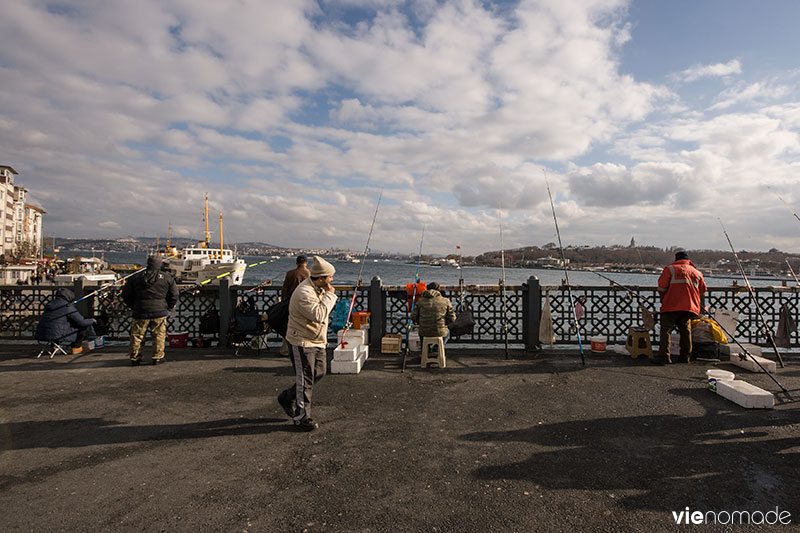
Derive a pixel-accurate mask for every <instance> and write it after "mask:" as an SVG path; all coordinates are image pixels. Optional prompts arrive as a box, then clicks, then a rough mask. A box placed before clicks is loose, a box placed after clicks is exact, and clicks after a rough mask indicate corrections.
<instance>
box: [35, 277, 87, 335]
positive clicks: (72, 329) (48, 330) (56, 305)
mask: <svg viewBox="0 0 800 533" xmlns="http://www.w3.org/2000/svg"><path fill="white" fill-rule="evenodd" d="M74 299H75V294H74V293H73V292H72V291H71V290H69V289H58V290H56V293H55V298H53V299H52V300H50V301H49V302H47V304H45V306H44V313H43V314H42V317H41V318H40V319H39V323H38V324H37V325H36V334H35V337H36V340H39V341H53V342H57V343H59V344H67V343H69V344H70V345H71V346H72V347H73V348H76V347H78V346H80V345H81V343H82V342H83V341H84V339H86V337H87V334H88V329H89V326H91V325H93V324H94V323H95V321H94V319H93V318H83V315H81V314H80V313H79V312H78V310H77V309H75V306H74V305H73V304H72V301H73V300H74Z"/></svg>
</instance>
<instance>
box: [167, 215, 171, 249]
mask: <svg viewBox="0 0 800 533" xmlns="http://www.w3.org/2000/svg"><path fill="white" fill-rule="evenodd" d="M168 227H169V229H168V230H167V250H169V249H170V246H171V243H172V221H171V220H170V221H169V226H168Z"/></svg>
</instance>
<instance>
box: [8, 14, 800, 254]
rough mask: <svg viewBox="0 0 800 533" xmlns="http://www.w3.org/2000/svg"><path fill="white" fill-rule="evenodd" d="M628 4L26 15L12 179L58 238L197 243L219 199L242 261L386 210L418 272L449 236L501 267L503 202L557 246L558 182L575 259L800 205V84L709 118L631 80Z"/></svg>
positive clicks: (723, 95)
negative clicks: (419, 257)
mask: <svg viewBox="0 0 800 533" xmlns="http://www.w3.org/2000/svg"><path fill="white" fill-rule="evenodd" d="M627 5H628V4H627V2H625V1H621V0H620V1H606V0H565V1H562V2H538V1H533V0H522V1H521V2H519V3H518V4H507V5H502V6H498V5H493V4H490V3H485V2H478V1H474V0H444V1H438V2H437V1H434V0H415V1H411V2H405V3H397V2H391V1H387V0H347V1H345V2H333V1H328V0H324V1H321V2H315V1H312V0H297V1H294V2H282V3H280V2H278V3H276V2H260V1H256V0H248V1H242V2H240V3H238V4H237V8H236V9H231V8H230V6H228V5H227V4H224V3H219V2H210V1H199V0H167V1H155V0H142V1H141V2H137V3H135V4H133V3H131V4H119V3H104V2H93V3H84V2H77V1H74V0H65V1H63V2H60V3H59V9H58V10H55V9H53V10H49V11H48V9H47V7H46V6H45V5H44V4H42V3H40V2H33V1H22V0H21V1H19V2H11V3H8V5H4V16H3V17H2V19H0V32H2V34H3V35H4V46H3V47H2V48H0V65H3V66H2V68H0V76H2V80H3V83H2V84H0V144H1V145H2V146H3V147H4V153H3V158H4V160H3V161H0V163H2V164H10V165H12V166H14V167H15V168H17V169H18V170H20V176H19V177H18V181H19V182H20V183H22V184H23V185H24V186H26V187H27V188H29V189H30V190H31V195H32V197H34V198H36V199H37V200H39V201H40V203H41V204H43V205H42V207H44V208H45V209H46V210H47V211H48V215H47V217H46V218H45V225H46V228H47V229H46V231H48V232H49V233H57V234H58V235H59V236H68V235H70V236H78V235H93V234H105V235H117V234H119V233H130V234H136V235H141V234H143V233H146V234H149V235H154V234H155V233H156V232H160V233H162V234H163V233H165V228H166V226H167V224H168V223H169V222H171V223H172V226H173V231H174V233H175V234H176V235H180V234H183V235H194V236H198V235H199V232H198V229H197V228H198V227H199V225H200V222H199V217H198V215H197V213H198V209H199V206H200V205H202V196H203V194H204V193H205V192H206V191H208V192H209V193H210V194H211V197H212V201H213V203H214V205H215V209H218V210H221V211H223V212H224V213H225V214H226V240H233V241H235V240H250V241H253V240H262V241H265V242H273V243H276V244H284V245H299V244H306V243H307V244H308V245H319V246H326V245H331V246H340V247H353V248H359V247H360V246H361V245H362V244H361V243H363V239H364V238H365V233H366V229H365V228H363V227H360V226H359V225H358V224H354V223H353V220H354V219H355V218H364V219H367V218H369V217H370V216H371V213H368V212H370V211H371V209H372V206H373V205H374V201H375V199H376V198H377V195H378V191H379V190H380V189H381V188H383V189H384V198H385V205H384V206H382V207H381V212H380V216H379V219H378V222H377V226H378V227H377V228H376V235H375V242H374V243H373V248H375V249H393V250H397V249H401V250H406V251H413V250H414V249H415V248H416V246H417V243H418V240H419V235H418V234H419V231H420V230H421V227H422V225H423V224H426V223H427V224H428V229H427V230H426V232H427V233H426V234H427V237H426V239H429V242H430V244H431V246H435V247H439V249H442V250H444V251H447V250H449V249H451V247H452V246H451V244H452V240H453V239H456V240H461V239H459V238H458V236H463V240H461V242H462V243H464V250H465V252H466V253H475V252H480V251H483V250H484V249H488V248H489V247H492V246H495V247H496V242H497V238H496V237H497V235H496V234H497V218H496V210H497V205H498V203H500V202H502V205H503V209H504V211H505V213H506V215H507V219H504V226H507V239H508V242H509V243H514V242H518V243H520V244H536V243H542V242H546V241H548V240H552V238H551V236H550V234H551V233H552V230H551V228H550V222H551V220H550V218H549V217H550V214H549V213H548V211H549V202H548V201H547V195H546V190H545V188H544V181H543V176H542V174H541V167H542V165H547V166H548V167H549V168H553V169H554V172H553V186H554V192H555V195H556V203H557V209H558V210H559V216H560V217H562V218H563V220H560V222H562V224H563V227H564V229H565V230H568V231H569V233H570V234H571V235H570V240H572V239H573V238H574V239H576V241H574V242H580V241H581V240H584V241H589V242H600V243H604V242H607V241H605V239H606V238H614V239H617V237H619V236H624V235H625V234H626V233H629V228H628V227H627V226H628V224H629V222H628V221H634V222H632V224H634V226H635V228H636V229H637V232H638V233H640V234H642V235H652V236H653V238H654V239H661V241H660V242H664V240H665V239H667V237H668V236H670V235H671V234H670V233H669V232H668V231H667V230H662V229H652V228H649V227H648V226H647V224H648V222H649V221H651V220H654V219H656V218H661V219H664V220H686V221H687V224H688V223H689V221H690V220H691V221H694V220H696V218H695V217H696V215H695V213H697V212H701V211H706V212H710V211H712V210H716V209H721V210H726V209H735V208H736V201H735V200H734V199H732V198H733V197H734V196H735V195H742V194H744V195H754V194H756V191H757V185H758V186H762V185H763V184H764V183H767V182H768V183H769V184H774V185H775V186H781V187H784V188H785V189H789V190H786V196H787V197H790V198H791V197H792V194H794V195H796V197H797V198H800V190H797V186H795V185H793V184H794V183H798V182H800V180H798V179H797V177H798V174H797V166H796V165H795V164H793V163H792V161H793V159H795V158H796V155H797V153H798V130H800V111H798V109H800V106H799V105H798V104H797V103H796V102H793V101H792V98H793V97H794V96H795V95H794V90H793V87H794V81H793V80H792V78H791V76H785V77H783V78H781V77H772V78H770V79H767V80H758V79H753V80H747V81H744V80H743V81H741V82H740V83H736V84H733V85H732V84H730V83H729V84H728V85H727V88H725V89H724V90H723V91H722V92H720V93H719V94H716V95H714V94H711V95H709V96H708V99H707V100H706V104H705V107H703V108H699V107H698V105H697V104H696V103H695V102H694V101H692V100H689V99H682V98H681V93H680V88H678V89H677V90H675V92H673V91H670V90H668V89H667V88H665V87H661V86H656V85H653V84H650V83H643V82H642V81H640V80H639V79H638V78H637V76H636V73H635V72H626V73H623V71H622V69H621V68H620V61H621V51H622V49H623V48H622V47H627V46H635V44H636V43H634V42H633V41H632V35H631V21H630V20H628V19H627V18H626V16H627V15H626V11H625V10H626V8H627ZM351 8H357V10H358V12H359V13H365V16H364V17H363V18H361V19H360V20H357V21H355V22H353V21H352V20H351V19H347V20H345V19H343V18H342V17H341V14H342V13H343V12H347V13H349V14H352V11H351ZM133 20H135V21H136V23H135V24H133V23H131V21H133ZM741 74H742V65H741V63H740V61H739V60H738V59H734V60H731V61H730V62H728V63H718V64H715V65H698V66H696V67H693V68H691V69H687V70H685V71H684V72H682V73H681V74H680V78H681V79H682V80H683V81H694V80H698V79H700V78H702V77H709V76H714V77H723V78H730V77H732V76H734V75H741ZM709 101H710V102H711V103H710V104H709V103H708V102H709ZM766 104H768V105H769V107H764V106H765V105H766ZM743 109H744V110H743ZM745 110H746V111H745ZM645 121H646V122H645ZM578 161H579V162H578ZM764 176H768V178H765V177H764ZM86 205H90V206H92V207H91V209H86V207H85V206H86ZM643 209H646V210H647V216H643V215H642V210H643ZM615 220H616V225H615ZM620 220H622V221H620ZM97 221H102V222H100V223H98V222H97ZM114 223H116V224H119V227H115V226H114V225H113V224H114ZM606 236H607V237H606ZM629 239H630V236H628V237H627V238H626V239H623V240H622V241H620V242H627V240H629ZM637 240H639V239H638V238H637ZM298 241H302V242H298ZM672 243H673V242H672V241H669V244H672Z"/></svg>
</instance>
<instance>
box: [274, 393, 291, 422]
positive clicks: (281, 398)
mask: <svg viewBox="0 0 800 533" xmlns="http://www.w3.org/2000/svg"><path fill="white" fill-rule="evenodd" d="M278 403H279V404H281V407H283V411H284V412H285V413H286V416H288V417H289V418H294V401H292V400H290V399H289V398H288V397H287V396H286V395H284V393H280V394H278Z"/></svg>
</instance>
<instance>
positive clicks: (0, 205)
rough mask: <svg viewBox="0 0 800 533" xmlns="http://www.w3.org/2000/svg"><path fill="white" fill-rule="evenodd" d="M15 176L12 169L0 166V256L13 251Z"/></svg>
mask: <svg viewBox="0 0 800 533" xmlns="http://www.w3.org/2000/svg"><path fill="white" fill-rule="evenodd" d="M17 174H18V172H17V171H16V170H14V169H13V168H11V167H8V166H5V165H0V254H5V255H9V254H11V253H13V251H14V214H15V211H16V209H15V207H16V206H15V193H14V176H16V175H17Z"/></svg>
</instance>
